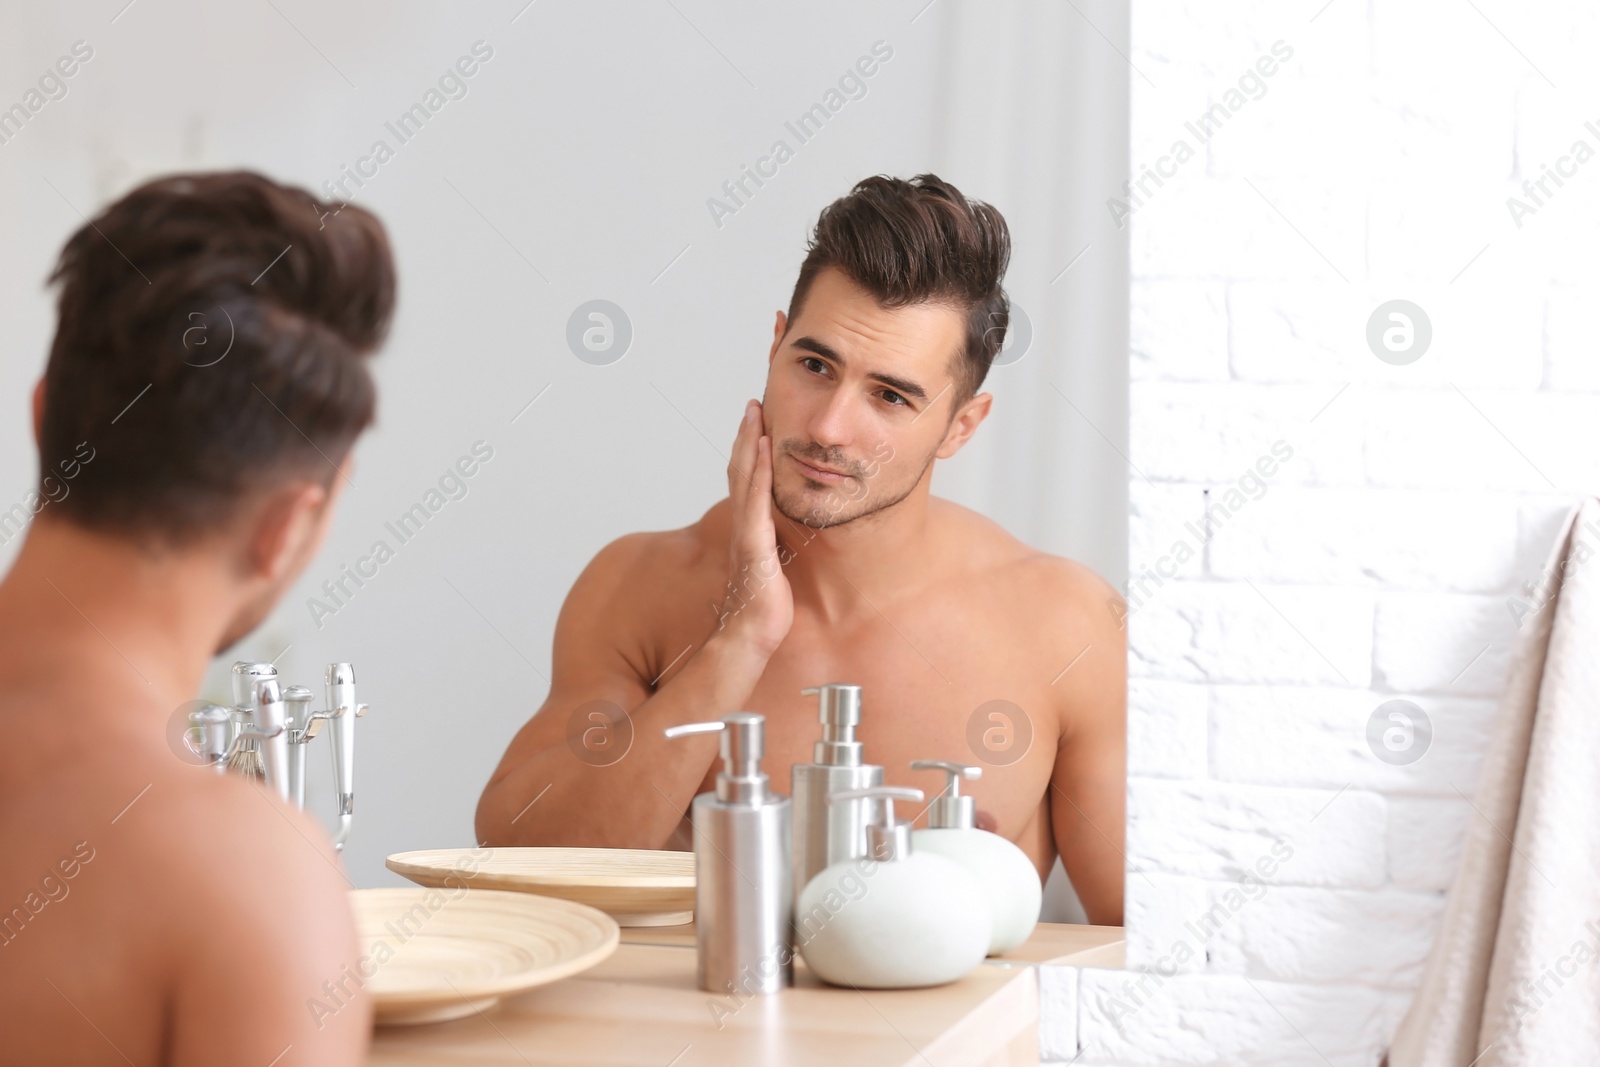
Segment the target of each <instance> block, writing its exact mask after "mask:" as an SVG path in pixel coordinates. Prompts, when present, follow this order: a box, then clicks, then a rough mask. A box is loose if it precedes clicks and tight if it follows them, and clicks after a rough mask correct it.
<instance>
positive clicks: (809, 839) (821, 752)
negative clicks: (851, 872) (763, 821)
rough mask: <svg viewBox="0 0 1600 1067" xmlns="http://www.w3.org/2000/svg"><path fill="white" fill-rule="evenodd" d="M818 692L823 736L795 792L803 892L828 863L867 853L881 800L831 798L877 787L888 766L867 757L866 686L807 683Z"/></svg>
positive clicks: (797, 885)
mask: <svg viewBox="0 0 1600 1067" xmlns="http://www.w3.org/2000/svg"><path fill="white" fill-rule="evenodd" d="M800 692H801V693H802V694H804V695H807V696H810V695H812V694H815V695H816V697H817V705H818V710H817V714H818V717H819V718H820V719H821V720H822V740H820V741H818V742H817V743H816V746H815V748H814V749H813V752H812V762H810V763H796V764H795V765H794V771H793V773H792V777H791V780H790V789H789V792H790V793H791V794H792V795H793V797H794V888H793V895H794V896H795V897H796V898H798V897H799V896H800V890H802V889H804V888H805V886H806V883H807V882H809V881H811V879H812V878H814V877H816V875H817V874H818V873H819V872H820V871H822V870H823V869H824V868H826V867H831V866H832V865H833V864H835V863H838V862H840V861H841V860H848V859H855V858H856V857H857V856H864V855H866V854H867V826H868V824H869V823H872V822H874V821H875V820H874V816H875V815H876V814H877V810H878V807H877V804H878V802H876V801H874V800H872V799H859V800H843V801H840V802H839V803H837V804H829V803H828V795H829V794H830V793H837V792H839V791H841V790H846V789H850V790H855V789H871V788H873V787H874V786H880V785H882V784H883V768H882V767H880V766H876V765H874V764H871V763H863V762H861V742H860V741H857V740H856V727H857V726H859V725H860V724H861V687H860V686H859V685H847V684H845V683H843V682H829V683H828V684H827V685H817V686H812V687H811V688H810V689H802V690H801V691H800Z"/></svg>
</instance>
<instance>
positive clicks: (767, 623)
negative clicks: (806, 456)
mask: <svg viewBox="0 0 1600 1067" xmlns="http://www.w3.org/2000/svg"><path fill="white" fill-rule="evenodd" d="M761 431H762V411H761V403H760V402H759V401H756V400H751V401H750V402H749V403H748V404H746V405H745V409H744V420H743V421H742V422H740V423H739V434H738V436H737V437H736V438H734V442H733V455H732V458H731V459H730V460H729V462H728V498H729V500H730V501H731V504H732V513H733V530H732V532H731V535H730V536H729V538H728V585H727V595H726V597H725V599H724V600H723V602H722V608H721V610H720V611H719V612H718V622H717V628H718V631H719V632H720V633H723V634H726V635H728V636H729V637H730V638H732V639H733V640H736V641H739V642H743V643H748V645H749V646H750V647H751V648H753V649H755V650H756V651H758V652H760V653H761V654H763V655H765V656H770V655H772V653H773V652H775V651H777V648H778V646H779V645H780V644H782V643H783V639H784V638H785V637H786V636H788V633H789V627H790V626H791V625H792V624H793V623H794V595H793V592H792V591H791V590H790V588H789V579H788V578H787V577H786V576H785V575H784V573H783V566H782V561H781V559H780V557H779V555H778V539H777V533H776V531H775V530H774V529H773V525H772V479H773V470H772V438H770V437H768V436H766V435H765V434H763V433H762V432H761Z"/></svg>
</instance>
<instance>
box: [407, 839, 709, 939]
mask: <svg viewBox="0 0 1600 1067" xmlns="http://www.w3.org/2000/svg"><path fill="white" fill-rule="evenodd" d="M386 862H387V863H388V865H389V869H390V870H391V871H394V872H395V873H397V874H402V875H404V876H405V877H407V878H409V879H411V880H412V881H413V882H416V883H418V884H419V885H428V886H444V885H446V884H447V882H446V879H451V881H450V882H449V883H448V884H449V885H461V884H462V883H463V882H465V884H467V885H470V886H472V888H474V889H511V890H515V891H517V892H519V893H537V894H539V895H540V896H547V897H560V898H561V899H563V900H575V901H577V902H578V903H580V904H588V905H589V906H590V907H595V908H599V909H600V910H601V911H603V912H605V913H606V914H607V915H609V916H611V917H612V918H613V919H615V920H616V921H617V923H618V924H619V925H621V926H676V925H678V924H680V923H686V922H692V921H693V920H694V853H692V852H674V851H670V850H669V851H659V852H658V851H652V850H650V849H642V848H441V849H431V850H427V851H422V852H397V853H395V854H394V855H393V856H390V857H389V858H388V860H387V861H386Z"/></svg>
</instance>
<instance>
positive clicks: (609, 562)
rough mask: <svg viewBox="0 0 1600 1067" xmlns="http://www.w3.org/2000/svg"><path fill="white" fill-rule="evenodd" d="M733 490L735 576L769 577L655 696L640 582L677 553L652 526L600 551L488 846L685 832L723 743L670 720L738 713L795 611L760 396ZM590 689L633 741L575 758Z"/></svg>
mask: <svg viewBox="0 0 1600 1067" xmlns="http://www.w3.org/2000/svg"><path fill="white" fill-rule="evenodd" d="M728 494H729V500H730V509H731V516H732V529H731V534H730V537H729V545H728V573H729V574H730V576H732V577H733V579H739V578H742V577H743V576H745V575H747V574H748V572H749V571H750V570H752V569H754V570H756V571H757V573H759V574H761V575H763V576H765V574H766V573H767V572H769V571H770V572H771V573H772V574H773V575H774V576H773V577H772V578H770V579H767V580H766V581H765V582H764V583H763V584H760V585H759V587H758V588H757V589H756V590H755V591H754V592H753V593H750V588H749V585H748V583H747V582H741V583H740V586H741V588H742V590H743V592H744V593H747V594H750V599H749V600H748V602H745V601H743V600H742V598H741V597H740V595H739V594H738V593H734V594H732V597H733V598H736V599H740V601H741V602H740V606H739V608H738V610H737V611H731V612H728V611H725V612H724V618H728V619H729V621H728V622H727V625H725V626H719V627H718V628H717V629H716V630H713V631H712V632H711V635H710V636H709V637H708V638H707V639H706V641H705V643H704V644H702V645H701V646H700V647H699V648H698V649H696V650H695V651H694V653H693V655H692V656H691V657H690V659H689V660H688V661H687V662H686V663H685V665H684V666H683V668H682V669H680V670H679V671H678V673H677V674H676V675H674V676H673V678H672V679H671V680H670V681H668V682H666V683H665V684H664V685H662V686H661V687H660V688H659V689H657V690H656V691H655V693H653V694H652V693H651V692H650V683H649V682H648V681H647V680H646V679H645V678H644V677H642V676H641V674H640V672H639V669H638V668H637V667H635V666H633V665H632V662H631V661H630V660H629V658H628V655H627V652H628V651H629V648H630V635H631V634H633V633H635V632H637V628H638V625H639V624H638V618H637V617H638V604H639V597H638V595H637V590H639V589H640V588H644V587H647V586H648V585H650V584H654V583H658V582H659V581H660V580H661V574H660V568H662V567H664V566H676V565H677V564H676V563H672V562H668V561H663V560H661V559H657V558H652V557H651V555H650V554H649V553H648V551H647V546H649V544H650V536H649V535H645V534H631V535H629V536H627V537H623V538H619V539H618V540H617V541H614V542H612V543H611V544H609V545H607V546H606V547H605V548H604V549H602V550H601V551H600V553H599V554H598V555H597V556H595V558H594V559H593V560H592V561H591V562H590V563H589V566H588V567H586V568H585V569H584V572H583V574H581V575H580V576H579V578H578V580H577V582H575V583H574V584H573V587H572V589H571V591H570V592H569V593H568V594H567V599H566V602H565V603H564V604H563V605H562V607H561V614H560V615H559V616H558V617H557V619H556V633H555V643H554V651H553V663H552V669H551V679H550V695H549V696H548V697H547V698H546V700H545V702H544V704H543V706H541V707H540V709H539V711H538V712H537V713H536V714H535V715H534V716H533V718H532V719H531V720H530V721H529V722H528V723H527V725H525V726H524V727H523V728H522V729H521V730H520V731H519V732H518V733H517V736H516V737H515V738H514V739H513V740H512V742H511V747H510V748H509V749H508V750H507V752H506V754H505V757H504V758H503V759H502V760H501V761H500V766H499V767H498V768H496V769H495V772H494V775H493V777H491V778H490V779H489V784H488V785H487V786H486V787H485V788H484V791H483V796H482V797H481V798H480V799H479V801H478V815H477V832H478V841H479V842H480V843H482V844H489V845H576V846H588V847H608V848H648V849H656V848H660V847H662V845H663V844H665V843H666V841H667V840H668V838H670V837H671V835H672V833H673V831H674V830H676V829H677V827H678V824H679V822H680V821H681V820H682V818H683V813H684V811H685V810H686V809H687V808H688V806H689V801H690V800H692V799H693V798H694V795H695V793H696V792H698V791H699V788H700V783H701V782H702V781H704V780H705V776H706V772H707V770H709V769H710V767H711V764H712V762H713V761H714V760H715V759H716V758H717V749H718V744H717V738H716V736H714V735H710V734H708V735H705V736H703V737H686V738H679V739H675V740H668V739H667V738H666V737H664V736H663V735H662V731H663V730H665V729H666V728H667V727H669V726H677V725H679V724H682V723H687V722H696V721H703V720H708V719H712V718H718V717H720V716H722V715H725V714H727V713H728V712H732V711H738V710H740V709H741V708H742V707H743V706H744V703H745V701H746V700H748V699H749V697H750V694H751V693H752V692H753V691H754V690H755V687H756V683H757V682H759V681H760V680H761V675H762V673H763V672H764V671H765V670H766V668H767V661H768V659H770V658H771V656H772V653H773V652H774V651H775V650H776V649H777V647H778V645H779V644H780V643H781V642H782V641H783V638H784V636H785V635H787V633H788V632H789V626H790V624H791V623H792V622H793V620H794V602H793V598H792V596H791V594H790V591H789V582H788V579H787V578H786V577H784V575H783V572H782V568H781V567H780V566H779V565H778V562H777V560H778V550H777V541H776V534H775V533H774V530H773V527H772V449H771V442H770V439H769V438H767V437H765V436H763V435H762V416H761V406H760V404H758V403H757V402H756V401H754V400H752V401H750V403H749V404H748V405H747V406H746V408H745V417H744V419H743V420H742V421H741V422H740V424H739V433H738V436H737V437H736V438H735V439H734V443H733V451H732V454H731V457H730V459H729V462H728ZM729 586H730V588H732V587H733V581H732V580H730V583H729ZM730 616H731V618H730ZM595 700H605V701H609V702H611V703H612V704H615V705H617V706H618V707H620V708H622V709H624V710H625V711H626V712H627V713H628V717H629V720H630V722H631V727H632V742H631V746H630V747H629V748H628V749H627V750H626V754H625V755H623V756H622V757H621V758H619V759H617V760H615V762H610V760H609V757H606V758H599V759H588V758H580V757H579V754H578V752H575V751H574V750H573V747H572V746H570V745H569V744H568V743H567V738H568V733H569V730H575V731H576V732H578V733H580V734H581V732H582V731H583V730H585V729H588V728H589V726H590V723H589V722H588V721H586V720H580V721H579V722H578V723H577V724H576V726H575V727H574V725H573V724H572V723H571V717H572V715H573V713H574V711H575V710H576V709H577V708H578V707H580V706H581V705H583V704H585V703H588V702H590V701H595ZM600 728H601V729H606V727H605V726H604V724H601V725H600ZM623 728H624V729H626V726H624V727H623ZM580 747H581V746H580Z"/></svg>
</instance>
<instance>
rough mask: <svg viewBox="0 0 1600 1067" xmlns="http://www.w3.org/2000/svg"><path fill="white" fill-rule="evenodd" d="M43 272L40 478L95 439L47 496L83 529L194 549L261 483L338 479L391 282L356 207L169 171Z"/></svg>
mask: <svg viewBox="0 0 1600 1067" xmlns="http://www.w3.org/2000/svg"><path fill="white" fill-rule="evenodd" d="M50 281H51V283H52V284H59V286H60V302H59V315H60V321H59V322H58V324H57V327H56V335H55V341H54V342H53V343H52V345H51V347H50V361H49V364H48V365H47V366H46V368H45V395H44V411H43V417H42V419H41V424H40V442H39V466H40V477H41V481H42V480H43V479H44V478H45V477H46V476H54V477H57V478H59V472H58V471H57V470H56V469H55V468H56V465H57V463H58V462H59V461H61V460H64V459H66V458H68V457H71V456H73V455H74V454H75V449H77V448H78V447H79V445H80V443H82V442H87V443H88V446H89V448H90V449H92V456H93V460H92V462H88V463H84V464H83V465H82V466H81V468H79V469H78V470H77V473H76V475H75V480H74V481H73V482H72V483H71V486H70V492H68V493H67V495H66V496H65V497H63V498H62V499H60V500H59V501H58V502H56V503H54V504H53V509H54V510H55V511H56V512H57V513H58V514H59V515H61V516H62V517H64V518H67V519H69V520H70V521H72V522H74V523H76V524H79V525H81V526H85V527H89V528H93V529H97V530H104V531H109V532H115V533H121V534H127V535H129V536H133V537H136V538H139V539H150V538H154V539H156V540H160V541H164V542H168V543H181V542H184V541H188V540H191V539H193V538H194V537H196V536H199V535H203V534H205V533H207V532H208V531H211V530H215V529H216V528H218V527H220V526H222V525H224V524H226V523H227V522H228V521H229V520H230V519H232V518H233V517H234V516H235V514H236V511H237V506H238V505H239V504H241V503H242V502H243V500H244V499H245V498H246V497H247V495H248V494H250V493H251V492H252V491H254V490H256V489H261V488H270V487H272V486H273V485H275V484H277V483H279V482H281V481H283V480H287V479H288V478H290V477H296V476H301V477H303V476H308V475H310V476H316V475H317V474H318V473H319V472H320V476H321V478H322V479H323V480H324V482H325V484H331V481H332V478H333V477H334V475H335V465H336V464H338V463H340V462H342V460H343V459H344V457H345V455H346V454H347V453H348V452H349V449H350V447H351V445H352V444H354V442H355V439H356V438H357V437H358V436H359V435H360V433H361V431H362V430H364V429H365V428H366V427H367V426H368V425H369V424H371V422H372V420H373V416H374V412H375V408H376V389H375V387H374V385H373V382H372V377H371V375H370V374H369V373H368V371H367V367H366V360H365V357H366V356H367V355H369V354H371V353H372V352H373V351H374V350H376V349H377V347H378V346H379V344H380V343H381V342H382V340H383V337H384V334H385V332H386V330H387V328H388V324H389V318H390V315H391V313H392V312H393V310H394V299H395V271H394V264H393V261H392V258H391V255H390V251H389V241H388V237H387V236H386V235H385V233H384V229H383V225H382V224H381V223H380V222H379V221H378V220H377V218H375V217H374V216H373V215H371V214H370V213H368V212H366V211H363V210H362V209H360V208H358V207H353V206H350V205H348V204H341V205H339V206H338V207H335V206H334V205H332V204H326V203H324V202H322V201H320V200H318V199H317V198H316V197H314V196H312V195H311V194H310V193H307V192H306V191H305V190H303V189H297V188H293V187H290V186H285V185H280V184H278V183H276V182H273V181H271V180H269V179H267V178H264V177H262V176H261V175H259V174H254V173H250V172H247V171H238V172H230V173H214V174H189V175H184V174H179V175H171V176H168V177H163V178H158V179H156V180H154V181H151V182H148V183H146V184H144V185H141V186H139V187H138V188H137V189H134V190H133V191H132V192H130V193H129V194H127V195H126V196H124V197H123V198H122V199H120V200H118V201H117V202H116V203H114V204H112V205H111V206H110V207H108V208H106V209H105V210H103V211H102V212H101V213H100V214H99V216H97V217H96V218H95V219H94V220H93V221H92V222H90V223H89V224H88V225H86V226H84V227H83V228H82V229H80V230H78V231H77V232H76V233H75V234H73V235H72V237H71V238H70V239H69V240H68V241H67V243H66V246H65V247H64V248H63V249H62V251H61V259H60V261H59V262H58V263H57V265H56V268H55V271H54V272H53V273H52V275H51V277H50ZM76 454H77V455H79V456H80V458H81V456H82V454H83V453H82V452H78V453H76Z"/></svg>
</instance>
